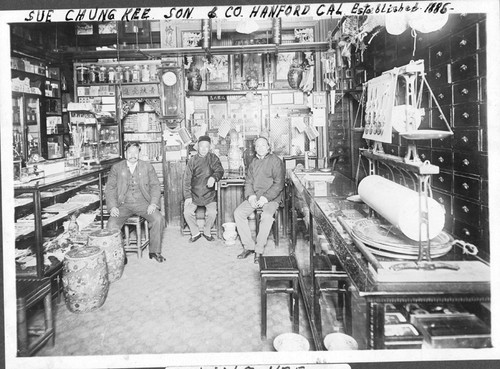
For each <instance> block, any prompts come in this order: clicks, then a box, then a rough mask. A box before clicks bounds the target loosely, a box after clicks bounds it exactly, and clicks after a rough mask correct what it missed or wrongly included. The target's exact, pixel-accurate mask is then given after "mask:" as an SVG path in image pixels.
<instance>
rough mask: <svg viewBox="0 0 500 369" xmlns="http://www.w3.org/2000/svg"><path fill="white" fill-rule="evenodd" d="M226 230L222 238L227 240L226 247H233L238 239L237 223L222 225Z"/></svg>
mask: <svg viewBox="0 0 500 369" xmlns="http://www.w3.org/2000/svg"><path fill="white" fill-rule="evenodd" d="M222 228H224V233H222V237H224V239H225V240H226V242H225V243H226V245H228V246H231V245H234V244H235V243H236V237H238V233H237V232H236V223H233V222H228V223H224V224H223V225H222Z"/></svg>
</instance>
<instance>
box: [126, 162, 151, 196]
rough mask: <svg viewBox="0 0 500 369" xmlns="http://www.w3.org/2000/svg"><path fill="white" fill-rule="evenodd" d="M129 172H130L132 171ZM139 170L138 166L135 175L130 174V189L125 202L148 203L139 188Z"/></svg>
mask: <svg viewBox="0 0 500 369" xmlns="http://www.w3.org/2000/svg"><path fill="white" fill-rule="evenodd" d="M127 170H128V171H129V172H130V169H128V167H127ZM138 173H139V170H138V168H137V166H136V167H135V170H134V173H132V174H130V176H129V177H128V178H129V180H128V189H127V193H126V194H125V202H134V203H137V202H147V200H146V199H145V198H144V195H143V194H142V192H141V190H140V188H139V176H138Z"/></svg>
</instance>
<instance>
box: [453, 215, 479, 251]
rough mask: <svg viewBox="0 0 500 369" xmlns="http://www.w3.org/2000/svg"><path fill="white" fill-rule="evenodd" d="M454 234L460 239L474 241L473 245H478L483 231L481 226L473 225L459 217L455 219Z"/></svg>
mask: <svg viewBox="0 0 500 369" xmlns="http://www.w3.org/2000/svg"><path fill="white" fill-rule="evenodd" d="M453 234H454V235H455V237H457V238H458V239H461V240H463V241H465V242H468V243H472V244H473V245H477V244H478V243H479V240H480V239H481V231H480V230H479V228H476V227H474V226H471V225H470V224H467V223H465V222H463V221H461V220H459V219H455V220H454V221H453Z"/></svg>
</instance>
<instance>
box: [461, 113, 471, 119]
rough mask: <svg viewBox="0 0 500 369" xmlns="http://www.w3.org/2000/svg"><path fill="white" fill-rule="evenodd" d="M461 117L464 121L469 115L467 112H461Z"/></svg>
mask: <svg viewBox="0 0 500 369" xmlns="http://www.w3.org/2000/svg"><path fill="white" fill-rule="evenodd" d="M462 117H463V118H464V119H469V117H470V115H469V113H467V112H463V113H462Z"/></svg>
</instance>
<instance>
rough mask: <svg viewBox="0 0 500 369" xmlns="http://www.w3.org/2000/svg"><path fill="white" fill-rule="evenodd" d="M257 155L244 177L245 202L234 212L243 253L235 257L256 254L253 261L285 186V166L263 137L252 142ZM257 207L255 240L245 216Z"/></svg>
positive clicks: (259, 250)
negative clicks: (259, 213)
mask: <svg viewBox="0 0 500 369" xmlns="http://www.w3.org/2000/svg"><path fill="white" fill-rule="evenodd" d="M255 152H256V156H255V158H254V159H253V160H252V162H251V163H250V165H249V167H248V171H247V174H246V178H245V199H246V200H245V201H243V202H242V203H241V204H240V205H239V206H238V207H237V208H236V210H235V211H234V219H235V221H236V227H237V230H238V234H239V235H240V239H241V243H242V244H243V252H242V253H241V254H239V255H238V259H245V258H246V257H248V256H249V255H250V254H253V253H255V256H254V262H255V263H258V262H259V257H260V256H261V255H262V253H263V252H264V247H265V246H266V243H267V237H268V236H269V232H270V231H271V227H272V226H273V222H274V213H275V212H276V209H278V206H279V204H280V201H281V198H282V192H283V188H284V186H285V167H284V164H283V161H282V160H281V159H280V158H279V157H278V156H277V155H275V154H273V153H271V152H270V151H269V142H268V141H267V139H266V138H265V137H259V138H258V139H257V140H256V141H255ZM257 208H262V216H261V220H260V224H259V233H258V234H257V240H256V242H254V241H253V239H252V236H251V233H250V227H249V225H248V217H249V216H250V214H252V213H253V212H254V211H255V210H256V209H257Z"/></svg>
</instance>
